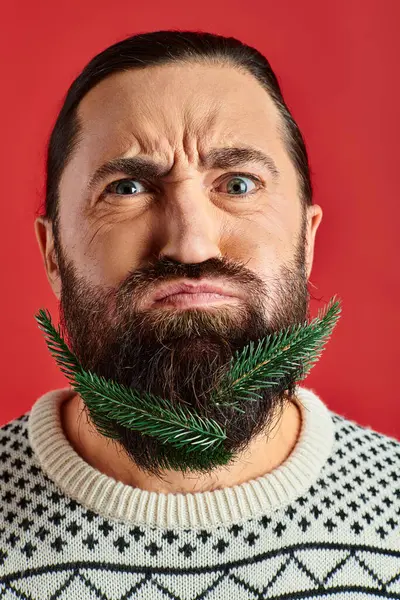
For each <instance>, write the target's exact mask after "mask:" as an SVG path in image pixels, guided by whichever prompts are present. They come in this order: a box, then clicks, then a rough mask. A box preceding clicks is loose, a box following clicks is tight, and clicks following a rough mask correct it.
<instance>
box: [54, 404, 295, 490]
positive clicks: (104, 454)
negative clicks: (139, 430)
mask: <svg viewBox="0 0 400 600" xmlns="http://www.w3.org/2000/svg"><path fill="white" fill-rule="evenodd" d="M61 423H62V427H63V430H64V433H65V436H66V437H67V439H68V440H69V442H70V444H71V445H72V446H73V448H74V449H75V451H76V452H77V453H78V454H79V455H80V456H81V457H82V458H83V459H84V460H85V461H86V462H87V463H88V464H90V465H91V466H92V467H94V468H95V469H97V470H98V471H100V472H101V473H104V474H105V475H108V476H110V477H113V478H114V479H116V480H117V481H120V482H122V483H124V484H127V485H130V486H132V487H135V488H139V489H142V490H147V491H149V492H158V493H194V492H205V491H214V490H217V489H222V488H225V487H231V486H234V485H238V484H241V483H244V482H246V481H250V480H251V479H255V478H257V477H260V476H262V475H265V474H267V473H269V472H270V471H272V470H274V469H276V468H277V467H279V465H281V464H282V463H283V462H284V461H285V460H286V459H287V458H288V456H289V455H290V453H291V452H292V450H293V448H294V446H295V445H296V441H297V440H298V437H299V435H300V429H301V413H300V409H299V407H298V405H297V403H296V401H295V399H293V400H292V401H289V402H287V403H286V404H285V405H284V408H283V409H282V412H281V414H280V415H279V419H278V420H277V421H276V422H275V423H274V425H273V426H272V427H271V428H270V431H269V433H268V435H266V434H262V435H259V436H257V437H255V438H253V439H252V440H251V442H250V444H249V446H248V448H247V450H246V451H245V452H243V453H242V454H240V455H239V456H238V457H237V458H236V460H235V461H234V463H233V464H232V465H229V466H224V467H220V468H217V469H214V470H213V471H212V473H208V474H205V475H204V474H198V473H195V474H192V475H191V474H183V473H182V472H180V471H173V470H165V471H163V473H162V476H161V477H158V476H155V475H153V474H150V473H145V472H143V471H142V470H141V469H139V468H138V467H137V466H136V465H135V463H134V462H133V461H132V459H131V458H130V457H129V456H128V455H127V454H126V453H125V451H124V449H123V447H122V446H121V445H120V444H119V443H118V442H116V441H115V440H110V439H108V438H105V437H104V436H102V435H101V434H100V433H99V432H98V431H97V430H95V428H94V427H93V425H92V424H91V422H90V420H89V418H88V417H87V416H86V413H85V405H84V403H83V400H82V398H81V397H80V396H79V395H78V394H76V395H74V396H72V397H71V398H70V399H68V400H66V401H65V402H64V403H63V404H62V406H61Z"/></svg>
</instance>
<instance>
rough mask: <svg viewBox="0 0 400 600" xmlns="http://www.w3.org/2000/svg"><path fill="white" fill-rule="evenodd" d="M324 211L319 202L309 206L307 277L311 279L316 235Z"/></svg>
mask: <svg viewBox="0 0 400 600" xmlns="http://www.w3.org/2000/svg"><path fill="white" fill-rule="evenodd" d="M322 215H323V211H322V208H321V207H320V206H319V205H318V204H312V205H311V206H308V207H307V245H306V271H307V279H309V277H310V274H311V270H312V265H313V260H314V247H315V235H316V233H317V229H318V227H319V224H320V223H321V220H322Z"/></svg>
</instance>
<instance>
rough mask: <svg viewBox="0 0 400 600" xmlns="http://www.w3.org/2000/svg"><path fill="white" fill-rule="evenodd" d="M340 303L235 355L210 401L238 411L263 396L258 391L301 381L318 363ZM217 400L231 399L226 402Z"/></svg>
mask: <svg viewBox="0 0 400 600" xmlns="http://www.w3.org/2000/svg"><path fill="white" fill-rule="evenodd" d="M340 312H341V308H340V303H339V301H337V300H336V299H335V297H333V298H332V299H331V300H330V301H329V303H328V305H327V306H326V307H325V309H322V310H320V311H319V313H318V315H317V317H316V318H315V319H314V320H313V321H311V323H309V324H307V322H305V323H303V324H301V323H300V324H295V325H292V326H291V327H288V328H286V329H282V330H281V331H279V332H276V333H273V334H270V335H268V336H266V337H265V338H262V339H260V340H259V341H258V343H257V346H255V344H254V342H253V341H251V342H249V344H247V345H246V346H245V347H244V348H243V349H242V350H238V351H236V352H235V354H234V356H233V357H232V359H231V361H230V365H231V366H230V368H229V370H228V371H227V374H226V376H225V378H224V379H223V381H222V383H221V385H220V387H219V388H218V390H216V391H214V393H213V395H212V400H213V401H214V402H215V403H216V404H219V405H226V404H230V405H231V406H235V408H236V409H237V410H241V409H240V406H239V405H240V404H242V403H243V401H246V400H253V401H255V400H258V399H259V398H261V397H262V395H261V394H259V393H257V390H262V389H265V388H268V387H270V386H271V385H272V386H276V385H280V384H281V383H282V381H283V380H285V379H286V380H288V381H290V380H293V378H295V379H296V381H300V380H301V379H304V378H305V377H306V376H307V375H308V373H309V372H310V370H311V369H312V367H313V366H314V364H315V363H316V362H317V361H318V360H319V358H320V356H321V354H322V352H323V350H324V348H325V345H326V342H327V341H328V339H329V338H330V336H331V335H332V331H333V329H334V327H335V325H336V323H337V321H338V319H339V316H340ZM219 398H230V399H231V400H229V401H228V402H226V401H219Z"/></svg>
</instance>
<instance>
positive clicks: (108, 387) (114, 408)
mask: <svg viewBox="0 0 400 600" xmlns="http://www.w3.org/2000/svg"><path fill="white" fill-rule="evenodd" d="M36 320H37V321H38V323H39V324H40V329H42V330H43V331H44V332H45V334H46V342H47V345H48V348H49V350H50V352H51V354H52V355H53V356H54V358H55V360H56V362H57V364H58V365H59V367H60V369H61V371H62V372H63V373H64V374H65V375H66V376H67V378H68V380H69V381H70V383H71V385H72V387H73V388H74V389H75V391H76V392H77V393H78V394H80V395H81V396H82V398H83V399H84V401H85V404H86V406H87V408H88V410H89V413H90V416H91V418H92V419H93V422H94V423H95V424H96V425H97V427H98V429H99V430H100V432H101V433H102V434H103V435H105V436H106V437H112V438H114V439H118V438H117V437H116V433H115V431H114V428H113V426H112V422H111V421H116V422H117V423H118V424H119V425H122V426H125V427H128V428H129V429H132V430H135V431H140V432H141V433H142V434H147V435H150V436H153V437H155V438H157V439H158V440H159V441H161V442H162V443H168V444H170V445H171V446H173V447H175V448H177V449H182V448H185V450H186V452H195V451H197V452H205V451H210V450H212V449H213V448H215V449H216V452H217V453H218V452H219V454H220V455H221V456H222V455H223V451H222V449H221V446H222V443H223V441H224V440H225V439H226V434H225V432H224V431H223V429H222V428H221V427H220V425H218V423H217V422H216V421H214V420H212V419H206V418H202V417H200V416H198V415H196V414H194V413H192V412H191V411H190V409H189V408H187V407H186V406H185V407H184V406H173V405H172V404H171V402H170V401H169V400H166V399H163V398H159V397H157V396H154V395H152V394H149V393H140V394H139V393H138V392H136V391H135V390H132V389H131V388H129V387H126V386H122V385H120V384H119V383H116V382H114V381H112V380H106V379H105V378H104V377H101V376H100V377H99V376H98V375H96V374H95V373H91V372H89V371H85V370H84V369H83V368H82V367H81V365H80V364H79V361H78V359H77V358H76V357H75V355H74V354H73V353H72V352H71V351H70V350H69V348H68V346H67V344H66V343H65V342H64V340H63V339H62V337H61V334H60V330H59V328H58V330H56V329H55V328H54V326H53V324H52V322H51V317H50V315H49V314H47V313H46V312H45V311H44V310H40V311H39V313H38V315H37V316H36Z"/></svg>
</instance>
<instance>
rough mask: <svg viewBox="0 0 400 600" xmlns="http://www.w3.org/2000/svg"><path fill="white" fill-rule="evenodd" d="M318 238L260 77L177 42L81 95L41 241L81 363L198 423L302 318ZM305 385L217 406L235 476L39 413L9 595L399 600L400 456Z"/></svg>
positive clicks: (21, 483)
mask: <svg viewBox="0 0 400 600" xmlns="http://www.w3.org/2000/svg"><path fill="white" fill-rule="evenodd" d="M321 218H322V209H321V207H320V206H318V205H316V204H313V203H312V187H311V183H310V174H309V168H308V159H307V153H306V149H305V146H304V142H303V139H302V136H301V133H300V131H299V129H298V127H297V125H296V123H295V122H294V120H293V119H292V117H291V115H290V113H289V111H288V109H287V107H286V105H285V102H284V100H283V98H282V95H281V92H280V89H279V85H278V82H277V80H276V77H275V75H274V73H273V72H272V70H271V67H270V65H269V63H268V61H267V60H266V59H265V58H264V57H263V56H262V55H261V54H260V53H259V52H258V51H256V50H255V49H253V48H250V47H248V46H246V45H244V44H242V43H240V42H239V41H238V40H235V39H232V38H224V37H221V36H215V35H211V34H205V33H204V34H200V33H192V32H176V31H167V32H154V33H149V34H145V35H140V36H134V37H132V38H129V39H127V40H124V41H122V42H120V43H118V44H116V45H114V46H112V47H110V48H108V49H106V50H105V51H104V52H102V53H100V54H99V55H98V56H96V57H95V58H94V59H93V60H92V61H91V62H90V63H89V65H87V66H86V68H85V69H84V70H83V72H82V73H81V75H79V77H78V78H77V79H76V80H75V82H74V83H73V84H72V86H71V88H70V90H69V91H68V94H67V97H66V99H65V102H64V105H63V108H62V110H61V112H60V115H59V117H58V119H57V122H56V125H55V127H54V130H53V132H52V136H51V139H50V144H49V150H48V163H47V194H46V202H45V207H44V214H43V215H42V216H39V217H38V218H37V219H36V222H35V232H36V236H37V240H38V243H39V247H40V251H41V253H42V256H43V260H44V265H45V268H46V273H47V276H48V279H49V282H50V285H51V288H52V290H53V292H54V294H55V295H56V297H57V298H58V299H59V301H60V313H61V322H62V326H63V330H64V331H65V334H66V335H67V336H68V341H69V345H70V348H71V349H72V350H73V352H74V354H75V355H76V356H77V357H78V359H79V361H80V363H81V365H82V366H83V367H84V368H85V369H87V370H91V371H92V372H94V373H96V374H97V375H101V376H103V377H105V378H107V379H112V380H114V381H117V382H118V383H120V384H121V385H125V386H127V387H131V388H135V389H137V390H141V392H142V393H145V392H147V393H151V394H155V395H158V396H163V397H165V398H168V399H169V400H170V402H172V403H173V405H174V406H176V407H178V406H185V407H189V408H190V409H191V410H193V411H195V414H197V415H198V416H199V418H203V417H205V416H206V415H208V414H209V411H210V410H211V408H210V389H212V386H213V384H214V383H215V380H216V374H217V373H219V372H220V369H221V368H222V367H223V366H224V365H226V364H227V361H228V360H229V358H230V357H232V355H233V352H234V351H235V350H237V349H239V348H243V346H244V345H245V344H246V343H248V342H249V341H250V340H257V339H260V338H262V337H264V336H266V335H268V334H273V333H279V332H280V331H282V330H283V329H285V328H287V327H289V326H291V325H294V324H298V323H301V322H304V320H305V319H306V318H307V316H308V300H309V296H308V291H307V282H308V278H309V276H310V272H311V268H312V263H313V253H314V242H315V236H316V232H317V229H318V227H319V224H320V222H321ZM295 383H296V382H295V381H289V382H285V385H281V386H280V387H279V386H278V387H276V388H273V387H272V386H271V389H270V390H266V391H265V393H264V394H263V395H262V398H260V400H259V401H257V402H245V401H243V403H242V406H241V408H242V411H241V412H240V411H238V412H237V413H235V415H233V413H232V412H230V409H229V407H225V408H224V407H221V409H220V410H219V411H218V412H217V413H216V414H215V415H214V417H215V418H216V419H217V422H218V423H219V425H220V426H221V427H222V426H224V427H225V429H226V435H227V438H226V443H227V446H228V447H229V449H230V450H231V451H232V452H233V455H234V457H235V459H234V460H233V461H231V462H229V463H228V464H226V465H224V466H223V465H221V466H217V467H215V466H212V465H211V464H210V465H207V463H205V465H204V469H202V470H193V469H187V468H185V465H184V460H183V454H180V453H179V451H176V450H175V451H172V450H171V448H170V447H169V446H168V444H163V443H162V442H160V441H159V440H158V439H157V438H156V437H154V436H151V435H148V434H144V433H141V432H140V431H137V430H135V431H134V430H132V429H130V428H129V427H125V426H122V425H121V424H119V423H118V422H116V421H114V420H112V419H109V420H108V421H107V420H106V421H104V422H103V425H104V428H107V431H108V432H110V431H111V433H110V435H109V436H108V435H104V431H105V430H102V428H101V427H99V426H96V425H95V424H94V423H93V421H92V419H91V418H90V415H89V412H88V410H87V409H86V406H85V400H84V397H83V396H81V395H79V394H77V393H76V392H75V390H74V389H72V388H71V387H66V388H63V389H60V390H52V391H50V392H48V393H47V394H45V395H44V396H43V397H41V398H39V399H38V400H37V401H36V402H35V404H34V406H33V408H32V410H31V411H30V412H29V413H27V414H25V415H23V416H22V417H21V418H20V419H16V420H15V421H14V422H12V423H9V424H8V425H6V426H5V427H3V428H2V430H1V438H0V440H1V443H2V455H1V456H2V463H3V464H2V470H1V472H0V477H1V481H2V490H1V491H2V506H1V513H0V515H1V516H0V520H1V530H0V531H1V538H0V540H1V543H0V558H1V561H0V563H1V567H0V569H1V571H0V573H1V578H0V582H1V588H0V592H1V593H0V596H1V597H2V598H7V599H11V598H29V599H39V598H40V600H45V599H50V598H60V599H61V598H65V599H67V598H69V599H72V598H74V599H75V598H79V599H89V598H104V599H111V598H113V599H117V598H118V599H122V598H124V599H128V598H135V599H136V598H154V599H156V598H157V599H158V598H159V599H161V598H171V599H172V598H174V599H183V598H185V599H186V598H187V599H189V598H193V599H194V598H199V599H200V598H207V599H210V600H211V599H217V598H218V599H228V598H235V599H239V598H246V599H248V598H278V597H279V598H317V597H324V598H328V597H332V598H333V597H337V598H339V597H340V598H344V597H346V598H375V597H376V598H378V597H380V598H381V597H384V598H400V536H399V531H400V527H399V522H400V486H399V478H400V475H399V464H400V442H399V441H397V440H395V439H393V438H390V437H388V436H385V435H383V434H381V433H378V432H375V431H373V430H371V429H370V428H367V427H362V426H361V425H358V424H357V423H355V422H352V421H349V420H347V419H346V418H345V417H344V416H341V415H338V414H336V413H333V412H332V411H330V410H329V409H328V407H327V406H326V405H325V404H324V402H323V401H322V400H321V399H320V398H319V397H318V396H317V395H316V394H315V392H313V391H311V390H309V389H306V388H304V387H300V386H295ZM104 402H107V399H104ZM218 419H219V421H218ZM113 434H115V436H114V437H115V439H110V437H112V435H113ZM204 456H205V457H207V453H205V454H204ZM205 460H206V458H205ZM171 461H173V463H172V462H171ZM170 464H174V465H175V468H168V465H170Z"/></svg>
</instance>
